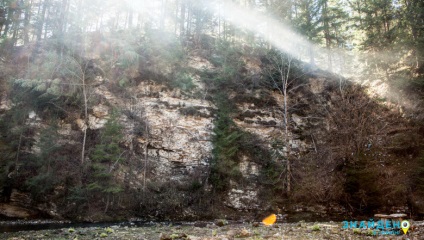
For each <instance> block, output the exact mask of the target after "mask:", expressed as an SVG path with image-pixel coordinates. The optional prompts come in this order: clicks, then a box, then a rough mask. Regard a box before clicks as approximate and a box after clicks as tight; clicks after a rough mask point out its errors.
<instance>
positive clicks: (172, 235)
mask: <svg viewBox="0 0 424 240" xmlns="http://www.w3.org/2000/svg"><path fill="white" fill-rule="evenodd" d="M219 225H223V226H219ZM0 239H10V240H20V239H74V240H75V239H78V240H83V239H87V240H88V239H90V240H91V239H140V240H155V239H157V240H189V239H190V240H231V239H252V240H260V239H275V240H277V239H278V240H280V239H296V240H297V239H299V240H304V239H352V240H353V239H424V222H414V223H413V224H412V227H411V229H410V231H409V232H408V234H406V235H404V234H403V233H402V234H401V235H380V234H378V232H375V231H371V230H359V229H343V224H342V223H340V222H320V223H306V222H303V221H301V222H298V223H277V224H275V225H273V226H264V225H263V224H261V223H260V224H259V223H240V224H228V225H226V224H225V221H224V222H215V223H205V222H197V223H191V224H183V225H172V224H160V223H158V224H153V225H149V226H144V227H137V226H135V225H134V226H131V225H130V226H118V225H114V226H113V225H112V226H108V227H86V228H62V229H54V230H40V231H25V232H13V233H0Z"/></svg>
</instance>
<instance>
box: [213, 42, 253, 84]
mask: <svg viewBox="0 0 424 240" xmlns="http://www.w3.org/2000/svg"><path fill="white" fill-rule="evenodd" d="M241 57H242V51H241V49H240V48H239V46H234V45H233V44H231V43H230V42H228V41H219V42H218V44H217V46H216V54H213V55H211V56H209V61H210V62H211V63H212V64H214V65H215V66H216V67H217V68H218V74H216V75H215V77H214V78H213V79H211V80H212V81H213V82H212V83H213V84H216V85H218V86H219V88H225V87H226V86H234V87H235V86H237V85H238V84H239V83H240V82H241V80H242V79H243V72H244V70H245V63H244V61H243V60H242V58H241Z"/></svg>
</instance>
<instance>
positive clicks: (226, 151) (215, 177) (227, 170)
mask: <svg viewBox="0 0 424 240" xmlns="http://www.w3.org/2000/svg"><path fill="white" fill-rule="evenodd" d="M225 99H226V97H225V96H219V97H218V100H217V101H218V103H217V105H218V108H219V110H218V116H217V118H216V120H215V128H214V133H215V135H214V137H213V140H212V142H213V145H214V149H213V151H212V153H213V161H212V164H211V177H210V179H211V182H212V184H213V186H214V188H215V189H216V190H217V191H225V190H227V189H228V187H230V186H229V182H230V180H235V181H240V180H242V176H241V172H240V170H239V167H238V164H239V159H238V152H239V149H240V147H241V146H240V145H241V142H240V140H241V138H242V136H243V134H244V133H243V132H242V131H240V130H239V129H238V128H237V126H236V125H235V123H234V122H233V121H232V119H231V117H230V116H229V114H230V109H229V108H228V105H227V104H226V103H225Z"/></svg>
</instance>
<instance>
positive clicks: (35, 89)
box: [0, 0, 424, 220]
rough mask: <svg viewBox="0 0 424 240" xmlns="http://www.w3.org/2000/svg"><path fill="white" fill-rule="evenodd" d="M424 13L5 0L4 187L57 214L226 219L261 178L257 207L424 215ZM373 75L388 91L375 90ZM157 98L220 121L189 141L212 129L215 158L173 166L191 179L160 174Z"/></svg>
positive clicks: (365, 6) (264, 2) (179, 0)
mask: <svg viewBox="0 0 424 240" xmlns="http://www.w3.org/2000/svg"><path fill="white" fill-rule="evenodd" d="M423 26H424V2H423V1H421V0H399V1H389V0H346V1H344V0H235V1H229V0H228V1H225V0H161V1H158V0H155V1H153V0H151V1H148V0H143V1H130V0H128V1H114V0H90V1H83V0H0V37H1V38H0V100H1V108H0V151H1V156H0V170H1V176H0V178H1V179H0V186H1V188H2V196H3V200H4V201H3V202H8V201H10V200H11V197H12V198H13V196H16V194H15V195H13V194H12V191H15V192H16V191H17V190H19V192H25V193H29V194H30V197H31V199H32V200H31V201H32V202H31V204H26V205H25V204H24V205H25V207H29V206H28V205H31V207H32V208H37V209H38V211H40V212H42V213H43V214H46V215H49V216H50V217H58V216H64V217H67V218H72V219H79V220H87V219H88V220H93V219H101V220H110V219H120V218H125V217H128V216H133V215H137V216H149V217H152V218H162V219H164V218H170V219H172V218H175V219H189V218H202V217H204V218H213V217H219V216H222V215H226V214H227V212H226V211H229V212H231V211H234V209H237V207H234V205H231V204H230V205H231V206H230V207H228V209H227V210H225V211H224V210H221V205H222V204H223V203H225V204H227V202H229V200H228V199H227V198H228V196H231V194H230V193H231V191H232V190H233V189H235V186H250V185H249V184H250V182H255V184H253V186H260V187H258V189H259V190H258V191H259V192H258V193H255V194H253V195H252V196H254V197H253V198H255V197H256V196H257V198H258V199H259V200H258V201H256V202H258V204H257V205H254V206H253V205H252V207H251V208H247V210H246V211H250V210H253V209H255V208H257V209H261V210H264V209H265V210H270V209H274V210H275V209H280V208H282V209H285V208H286V207H287V206H295V207H297V206H298V205H299V206H300V205H302V204H304V205H305V206H317V205H320V206H321V205H323V206H325V207H328V208H329V209H338V210H340V209H341V208H343V209H345V210H343V211H345V213H346V212H349V213H356V214H368V213H370V212H373V211H376V210H379V209H383V210H387V211H396V210H399V211H407V212H408V213H410V214H416V215H422V214H424V204H423V203H422V202H421V201H420V199H423V198H424V155H423V154H424V152H423V144H424V141H423V140H424V138H423V135H424V125H423V123H422V120H423V119H424V116H423V114H422V110H423V109H424V108H423V107H424V106H423V102H422V97H423V95H422V94H423V90H424V27H423ZM198 65H201V66H202V67H197V66H198ZM323 82H325V83H323ZM375 82H378V84H377V85H378V86H385V87H386V88H387V94H386V95H384V94H383V95H374V96H370V95H368V94H367V93H368V90H369V88H368V87H370V86H374V85H375V84H374V83H375ZM361 83H367V84H368V85H365V84H364V85H361ZM145 86H147V87H146V88H144V87H145ZM370 88H371V87H370ZM146 89H147V90H146ZM164 92H166V94H169V96H168V95H166V94H165V93H164ZM164 94H165V95H164ZM153 98H154V99H159V100H158V102H157V104H156V103H155V104H156V105H154V104H153V105H154V106H153V105H152V106H153V107H152V106H150V105H143V107H140V109H138V108H139V107H138V105H137V104H138V103H134V102H137V101H140V102H142V101H145V102H147V101H150V100H151V99H153ZM169 98H172V99H181V102H178V103H177V104H174V105H173V103H170V102H166V101H167V100H169ZM408 98H409V99H408ZM146 99H147V100H146ZM165 100H166V101H165ZM184 101H185V102H184ZM190 101H191V102H192V103H194V102H195V103H196V104H199V105H190V106H189V105H186V102H189V103H190ZM205 102H211V104H210V105H207V104H206V103H205ZM136 105H137V107H134V106H136ZM128 106H129V107H128ZM127 107H128V108H127ZM150 107H151V108H152V109H168V110H169V111H170V112H173V113H174V112H178V114H179V116H182V117H181V118H187V119H192V120H193V123H197V122H199V123H202V124H204V122H207V121H209V120H210V121H211V122H213V129H212V130H211V132H212V134H211V137H210V139H207V140H205V139H201V138H200V137H199V136H196V137H193V138H191V140H190V141H193V142H197V143H199V142H209V141H210V142H211V144H212V150H211V151H210V152H211V154H210V155H211V156H210V157H204V156H203V155H202V159H198V162H202V161H203V160H204V161H205V162H207V164H205V166H203V165H202V164H200V163H199V164H198V166H195V167H194V169H195V170H190V171H189V170H187V172H185V170H181V169H180V168H181V166H179V165H178V164H180V165H181V164H182V163H184V161H182V162H178V163H175V165H178V166H177V167H175V166H174V165H173V167H172V168H171V169H172V171H175V172H172V174H176V175H178V174H180V175H181V176H183V175H184V177H186V178H187V179H188V180H187V179H185V178H184V179H185V180H184V181H183V180H181V179H177V178H175V179H173V178H172V176H170V179H167V180H166V181H159V180H158V181H156V180H153V176H154V175H155V174H159V173H160V172H161V171H162V170H161V169H162V168H161V166H160V164H161V163H160V161H159V160H160V157H159V155H160V154H159V153H160V152H165V153H166V154H167V155H172V154H175V149H169V148H166V147H164V145H160V144H158V143H157V142H159V140H157V139H154V137H153V136H155V133H154V131H153V130H154V126H153V125H154V124H153V123H152V120H149V118H148V116H147V112H148V109H149V108H150ZM104 108H106V109H107V110H104ZM168 110H166V111H168ZM143 111H144V112H145V113H146V114H144V115H143ZM149 111H150V110H149ZM164 111H165V110H164ZM93 116H94V117H93ZM105 116H107V117H105ZM93 119H94V120H93ZM105 119H106V120H105ZM158 119H159V117H158V118H155V120H158ZM205 119H209V120H205ZM103 120H104V121H103ZM203 120H204V122H202V121H203ZM196 121H197V122H196ZM96 124H97V125H96ZM249 124H250V125H249ZM252 124H253V125H254V126H255V127H256V128H259V127H258V126H265V127H267V128H273V129H274V130H273V131H270V132H272V134H270V136H266V137H264V136H261V134H258V132H255V130H253V131H249V130H246V129H248V127H246V128H244V127H243V126H251V125H252ZM205 125H207V124H205ZM67 126H69V128H65V127H67ZM93 126H94V127H93ZM97 126H100V127H97ZM169 126H170V128H171V127H172V122H171V123H169ZM251 128H253V127H251ZM163 135H164V136H165V135H166V134H165V133H163ZM164 138H165V137H164ZM135 142H136V143H137V144H138V145H137V144H135ZM199 144H200V145H199V146H201V147H204V149H208V146H207V145H201V144H203V143H199ZM205 144H206V143H205ZM302 144H303V145H302ZM159 145H160V146H159ZM199 148H200V147H199ZM299 149H301V150H299ZM153 150H154V151H155V152H154V154H153V153H150V152H149V151H153ZM205 151H206V150H205ZM202 154H203V153H202ZM156 155H157V159H156V158H155V157H156ZM194 155H196V154H194ZM205 155H207V154H205ZM196 156H197V155H196ZM149 158H151V159H150V160H149ZM203 158H204V159H203ZM140 159H141V160H140ZM152 159H153V160H152ZM245 159H249V161H251V162H253V165H254V166H259V167H258V168H259V169H260V170H258V173H255V174H253V173H252V174H251V175H249V176H245V174H244V173H243V171H242V170H240V169H241V168H242V167H241V166H242V165H243V161H245ZM150 162H153V163H150ZM148 163H149V164H148ZM173 164H174V163H173ZM249 166H250V165H249ZM165 167H166V166H165ZM191 168H192V166H188V167H187V169H191ZM133 169H137V171H138V172H137V174H136V173H133V171H132V170H133ZM176 169H177V170H176ZM251 169H256V168H255V167H254V168H251ZM134 171H135V170H134ZM163 171H164V172H165V173H167V174H168V175H172V174H171V173H169V172H166V171H168V170H166V171H165V170H163ZM177 171H180V172H177ZM251 171H252V172H254V171H253V170H251ZM139 176H142V177H141V178H139ZM150 177H151V179H150ZM140 179H142V180H140ZM146 179H147V180H146ZM137 184H138V185H137ZM233 192H237V191H233ZM246 192H249V191H245V192H244V193H246ZM256 194H257V195H256ZM249 200H251V199H249ZM41 203H43V204H44V205H42V204H41ZM51 203H54V204H55V207H53V205H51ZM37 204H38V205H37ZM56 205H58V206H61V209H57V207H56ZM227 205H228V204H227ZM239 205H241V206H246V205H249V204H244V203H240V204H239ZM40 206H42V207H40ZM237 206H238V205H237ZM259 206H260V207H259ZM302 206H303V205H302ZM189 208H190V209H192V212H190V211H188V210H187V209H189ZM51 209H55V212H56V213H54V214H49V213H46V212H51V211H50V210H51ZM287 209H288V207H287ZM114 210H121V211H119V212H118V211H114ZM258 211H259V210H258ZM188 212H189V213H188ZM178 214H180V215H179V216H172V215H178ZM87 216H89V217H88V218H85V217H87Z"/></svg>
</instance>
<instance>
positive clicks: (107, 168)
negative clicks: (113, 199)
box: [86, 110, 124, 197]
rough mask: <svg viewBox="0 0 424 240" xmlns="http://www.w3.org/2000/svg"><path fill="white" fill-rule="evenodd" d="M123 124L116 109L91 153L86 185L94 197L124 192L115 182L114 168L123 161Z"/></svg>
mask: <svg viewBox="0 0 424 240" xmlns="http://www.w3.org/2000/svg"><path fill="white" fill-rule="evenodd" d="M122 137H123V135H122V126H121V125H120V124H119V122H118V113H117V112H116V110H114V111H113V112H112V114H111V116H110V118H109V120H108V122H107V123H106V124H105V127H104V128H103V129H102V131H101V135H100V142H99V143H98V144H96V146H95V148H94V150H93V152H92V153H91V154H90V158H91V160H92V161H91V163H90V165H89V171H90V172H89V176H90V178H89V181H88V183H87V185H86V189H87V191H88V192H90V193H91V194H93V196H92V197H96V196H97V197H99V196H108V195H109V194H112V195H114V194H117V193H120V192H122V187H121V186H120V185H119V184H118V183H116V182H115V179H114V175H113V170H114V169H115V168H117V167H118V163H120V162H121V161H122V159H123V158H122V154H123V153H124V152H123V151H122V149H121V147H120V146H119V142H120V141H121V139H122Z"/></svg>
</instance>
